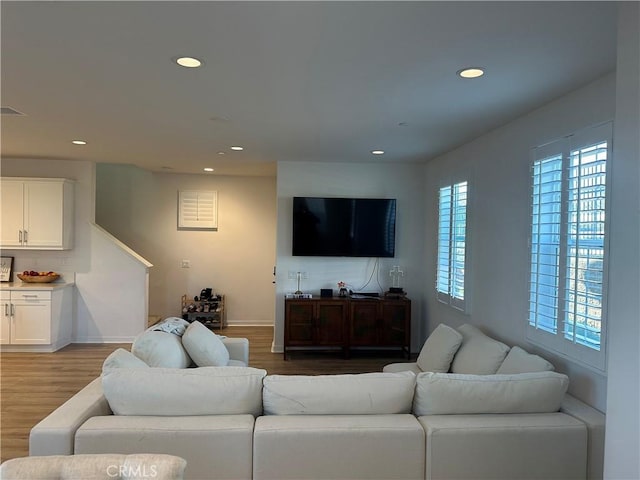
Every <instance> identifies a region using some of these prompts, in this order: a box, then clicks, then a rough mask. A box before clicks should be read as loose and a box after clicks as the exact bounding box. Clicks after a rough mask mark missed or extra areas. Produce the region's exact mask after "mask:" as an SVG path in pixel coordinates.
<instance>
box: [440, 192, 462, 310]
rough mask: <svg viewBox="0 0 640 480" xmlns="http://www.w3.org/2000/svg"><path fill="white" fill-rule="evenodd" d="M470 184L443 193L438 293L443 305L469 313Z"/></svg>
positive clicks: (441, 201)
mask: <svg viewBox="0 0 640 480" xmlns="http://www.w3.org/2000/svg"><path fill="white" fill-rule="evenodd" d="M466 237H467V182H460V183H456V184H454V185H448V186H446V187H442V188H441V189H440V197H439V202H438V258H437V268H436V292H437V298H438V300H440V301H441V302H444V303H448V304H450V305H451V306H453V307H455V308H458V309H460V310H466V300H465V266H466V241H467V238H466Z"/></svg>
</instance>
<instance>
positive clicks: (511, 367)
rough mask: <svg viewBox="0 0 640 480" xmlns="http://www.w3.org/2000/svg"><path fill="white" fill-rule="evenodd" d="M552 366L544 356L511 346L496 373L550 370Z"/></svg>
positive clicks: (552, 368)
mask: <svg viewBox="0 0 640 480" xmlns="http://www.w3.org/2000/svg"><path fill="white" fill-rule="evenodd" d="M553 370H555V368H554V366H553V365H552V364H551V363H549V362H547V361H546V360H545V359H544V358H542V357H539V356H538V355H534V354H532V353H529V352H527V351H525V350H523V349H522V348H520V347H511V350H510V351H509V353H508V354H507V358H505V359H504V362H502V365H500V368H499V369H498V371H497V372H496V373H497V374H498V375H501V374H505V375H506V374H510V373H529V372H551V371H553Z"/></svg>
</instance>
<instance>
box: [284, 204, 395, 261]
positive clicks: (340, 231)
mask: <svg viewBox="0 0 640 480" xmlns="http://www.w3.org/2000/svg"><path fill="white" fill-rule="evenodd" d="M395 236H396V201H395V199H388V198H334V197H329V198H319V197H293V248H292V254H293V255H295V256H324V257H393V256H394V255H395Z"/></svg>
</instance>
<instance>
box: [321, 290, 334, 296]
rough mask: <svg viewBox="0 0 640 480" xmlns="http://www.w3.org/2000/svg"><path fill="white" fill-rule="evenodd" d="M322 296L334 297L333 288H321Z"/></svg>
mask: <svg viewBox="0 0 640 480" xmlns="http://www.w3.org/2000/svg"><path fill="white" fill-rule="evenodd" d="M320 296H321V297H322V298H327V297H329V298H330V297H333V289H331V288H321V289H320Z"/></svg>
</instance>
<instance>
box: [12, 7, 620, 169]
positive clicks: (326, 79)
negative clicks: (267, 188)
mask: <svg viewBox="0 0 640 480" xmlns="http://www.w3.org/2000/svg"><path fill="white" fill-rule="evenodd" d="M0 8H1V20H2V31H1V35H2V37H1V40H2V71H1V73H2V84H1V87H2V92H1V93H2V98H1V100H2V106H3V107H6V106H8V107H12V108H14V109H16V110H18V111H20V112H23V113H25V114H26V115H25V116H21V117H15V116H7V115H3V116H2V139H1V140H2V156H3V157H28V158H60V159H82V160H92V161H95V162H110V163H130V164H135V165H138V166H140V167H143V168H146V169H150V170H154V171H173V172H184V173H202V169H203V168H204V167H214V168H215V169H216V171H215V173H214V174H241V175H274V174H275V162H277V161H281V160H282V161H322V162H324V161H327V162H330V161H339V162H370V161H374V162H424V161H427V160H428V159H430V158H433V157H434V156H435V155H438V154H441V153H443V152H445V151H447V150H449V149H451V148H453V147H455V146H457V145H460V144H462V143H464V142H467V141H469V140H471V139H473V138H475V137H477V136H478V135H481V134H482V133H484V132H487V131H489V130H491V129H493V128H496V127H498V126H500V125H502V124H504V123H506V122H508V121H509V120H511V119H513V118H515V117H517V116H519V115H522V114H523V113H526V112H528V111H530V110H531V109H533V108H535V107H537V106H539V105H542V104H544V103H546V102H548V101H550V100H552V99H554V98H556V97H558V96H560V95H563V94H565V93H567V92H569V91H571V90H573V89H575V88H577V87H579V86H582V85H584V84H587V83H589V82H590V81H592V80H594V79H596V78H598V77H600V76H602V75H604V74H606V73H608V72H610V71H612V70H614V69H615V56H616V53H615V48H616V3H615V2H607V1H604V2H546V1H545V2H481V1H473V2H269V1H259V2H213V1H210V2H164V1H144V2H92V1H88V2H10V1H2V2H1V4H0ZM181 55H191V56H195V57H198V58H201V59H202V60H204V62H205V64H204V66H203V67H201V68H199V69H185V68H181V67H178V66H177V65H176V64H175V63H173V62H172V58H175V57H177V56H181ZM467 66H481V67H484V68H485V69H486V74H485V75H484V77H481V78H480V79H477V80H464V79H461V78H459V77H457V76H456V71H458V70H459V69H461V68H463V67H467ZM73 139H83V140H86V141H87V142H88V144H87V145H85V146H74V145H72V144H71V140H73ZM232 145H242V146H244V147H245V150H244V151H242V152H232V151H231V150H229V147H230V146H232ZM373 149H383V150H384V151H385V152H386V153H385V155H383V156H376V157H374V156H373V155H371V153H370V151H371V150H373ZM218 152H224V155H221V154H218Z"/></svg>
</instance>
